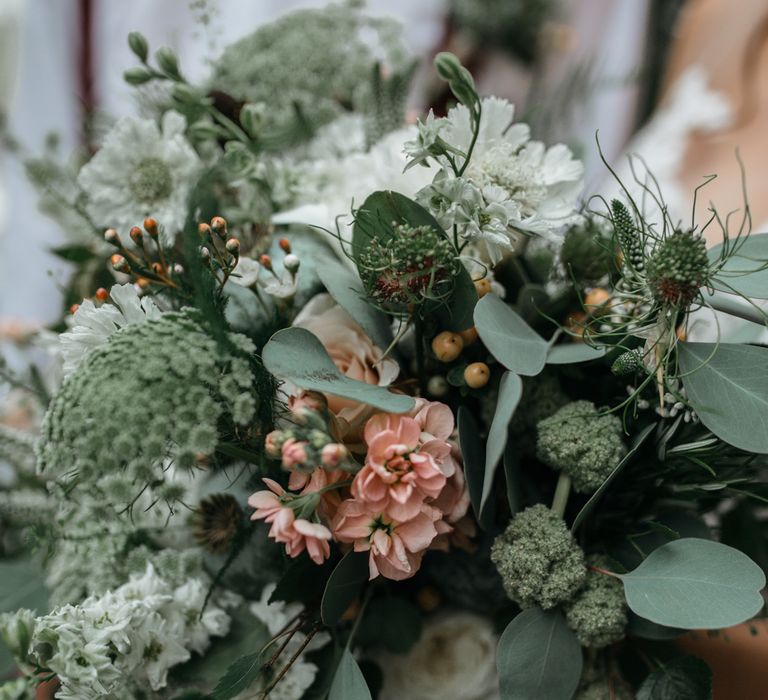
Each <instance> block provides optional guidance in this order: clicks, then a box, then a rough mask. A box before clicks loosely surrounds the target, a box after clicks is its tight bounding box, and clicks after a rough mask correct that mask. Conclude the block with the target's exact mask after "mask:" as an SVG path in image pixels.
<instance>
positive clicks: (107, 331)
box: [59, 284, 161, 376]
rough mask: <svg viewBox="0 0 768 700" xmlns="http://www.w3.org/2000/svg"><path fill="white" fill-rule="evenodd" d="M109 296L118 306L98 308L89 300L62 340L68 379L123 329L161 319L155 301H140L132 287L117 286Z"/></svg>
mask: <svg viewBox="0 0 768 700" xmlns="http://www.w3.org/2000/svg"><path fill="white" fill-rule="evenodd" d="M109 295H110V297H111V298H112V301H113V302H114V304H102V305H101V306H96V305H95V304H94V303H93V301H91V300H90V299H85V300H84V301H83V302H82V303H81V304H80V305H79V307H78V309H77V311H75V313H74V316H73V323H72V326H71V327H70V328H69V330H68V331H66V332H65V333H62V334H61V335H60V336H59V345H60V348H61V354H62V356H63V358H64V375H65V376H66V375H68V374H70V373H71V372H72V371H73V370H74V369H75V368H76V367H77V366H78V365H79V364H80V361H81V360H82V359H83V358H84V357H85V355H86V353H87V352H88V351H89V350H92V349H93V348H96V347H99V346H100V345H103V344H104V343H106V342H107V340H109V338H110V336H111V335H112V334H113V333H114V332H115V331H117V330H118V329H119V328H122V327H123V326H127V325H130V324H132V323H143V322H144V321H151V320H157V319H158V318H160V316H161V311H160V309H158V308H157V305H156V304H155V302H154V301H153V300H152V298H151V297H143V298H140V297H139V295H138V293H137V292H136V289H135V288H134V286H133V285H132V284H116V285H115V286H114V287H112V289H111V290H110V292H109Z"/></svg>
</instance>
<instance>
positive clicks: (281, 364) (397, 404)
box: [262, 328, 415, 413]
mask: <svg viewBox="0 0 768 700" xmlns="http://www.w3.org/2000/svg"><path fill="white" fill-rule="evenodd" d="M262 360H263V362H264V366H265V367H266V368H267V369H268V370H269V371H270V372H271V373H272V374H274V375H275V376H276V377H277V378H279V379H284V380H286V381H290V382H292V383H293V384H295V385H296V386H298V387H300V388H302V389H310V390H312V391H320V392H323V393H328V394H333V395H334V396H341V397H343V398H345V399H350V400H352V401H359V402H360V403H365V404H368V405H370V406H374V407H375V408H378V409H380V410H382V411H388V412H391V413H406V412H408V411H410V410H411V409H412V408H413V407H414V405H415V402H414V400H413V399H412V398H411V397H410V396H405V395H403V394H393V393H392V392H390V391H388V390H387V389H386V387H380V386H374V385H372V384H366V383H365V382H359V381H357V380H355V379H350V378H349V377H345V376H344V375H343V374H342V373H341V372H340V371H339V370H338V368H337V367H336V365H335V364H333V360H331V358H330V357H329V356H328V353H327V352H326V351H325V348H324V347H323V345H322V343H321V342H320V341H319V340H318V339H317V337H316V336H314V335H313V334H312V333H310V332H309V331H308V330H305V329H304V328H285V329H283V330H281V331H278V332H277V333H275V334H274V335H273V336H272V337H271V338H270V339H269V342H268V343H267V344H266V345H265V346H264V350H263V351H262Z"/></svg>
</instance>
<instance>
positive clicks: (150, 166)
mask: <svg viewBox="0 0 768 700" xmlns="http://www.w3.org/2000/svg"><path fill="white" fill-rule="evenodd" d="M128 186H129V188H130V190H131V194H132V195H133V197H134V199H136V200H138V201H140V202H157V201H159V200H162V199H167V198H168V196H169V195H170V194H171V192H172V191H173V178H172V177H171V169H170V168H169V167H168V166H167V165H166V164H165V163H164V162H163V161H162V160H160V159H159V158H145V159H144V160H143V161H141V163H139V165H138V166H137V167H136V168H134V170H133V172H132V173H131V176H130V178H129V180H128Z"/></svg>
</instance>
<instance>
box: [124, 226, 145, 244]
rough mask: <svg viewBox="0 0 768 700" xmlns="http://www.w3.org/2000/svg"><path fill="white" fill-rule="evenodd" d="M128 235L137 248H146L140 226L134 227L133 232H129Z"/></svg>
mask: <svg viewBox="0 0 768 700" xmlns="http://www.w3.org/2000/svg"><path fill="white" fill-rule="evenodd" d="M128 235H129V236H130V237H131V240H132V241H133V242H134V243H135V244H136V245H137V246H139V247H143V246H144V234H143V233H142V232H141V229H140V228H139V227H138V226H132V227H131V230H130V231H129V232H128Z"/></svg>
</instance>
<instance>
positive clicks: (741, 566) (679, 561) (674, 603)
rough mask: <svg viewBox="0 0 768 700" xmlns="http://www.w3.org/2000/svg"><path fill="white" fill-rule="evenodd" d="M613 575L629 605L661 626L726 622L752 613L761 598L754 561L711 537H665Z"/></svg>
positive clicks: (693, 626) (761, 576)
mask: <svg viewBox="0 0 768 700" xmlns="http://www.w3.org/2000/svg"><path fill="white" fill-rule="evenodd" d="M617 577H618V578H620V579H621V580H622V582H623V583H624V593H625V595H626V598H627V605H629V607H630V609H631V610H632V611H633V612H635V613H636V614H637V615H639V616H640V617H643V618H645V619H647V620H650V621H651V622H655V623H657V624H660V625H665V626H667V627H680V628H682V629H719V628H721V627H731V626H732V625H738V624H739V623H741V622H744V621H745V620H748V619H750V618H751V617H753V616H754V615H755V614H757V613H758V612H759V611H760V610H761V609H762V607H763V604H764V602H763V598H762V596H761V595H760V590H761V589H762V588H763V587H764V586H765V574H764V573H763V572H762V570H761V569H760V567H759V566H757V564H755V563H754V562H753V561H752V560H751V559H750V558H749V557H748V556H746V555H745V554H742V553H741V552H739V551H738V550H737V549H733V548H732V547H728V546H726V545H724V544H720V543H719V542H713V541H711V540H703V539H697V538H692V537H686V538H682V539H679V540H674V541H673V542H668V543H667V544H665V545H663V546H661V547H659V548H658V549H655V550H654V551H653V552H651V554H650V555H648V557H647V558H646V559H645V560H644V561H643V562H642V564H640V566H638V567H637V568H636V569H635V570H634V571H630V572H629V573H626V574H617Z"/></svg>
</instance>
